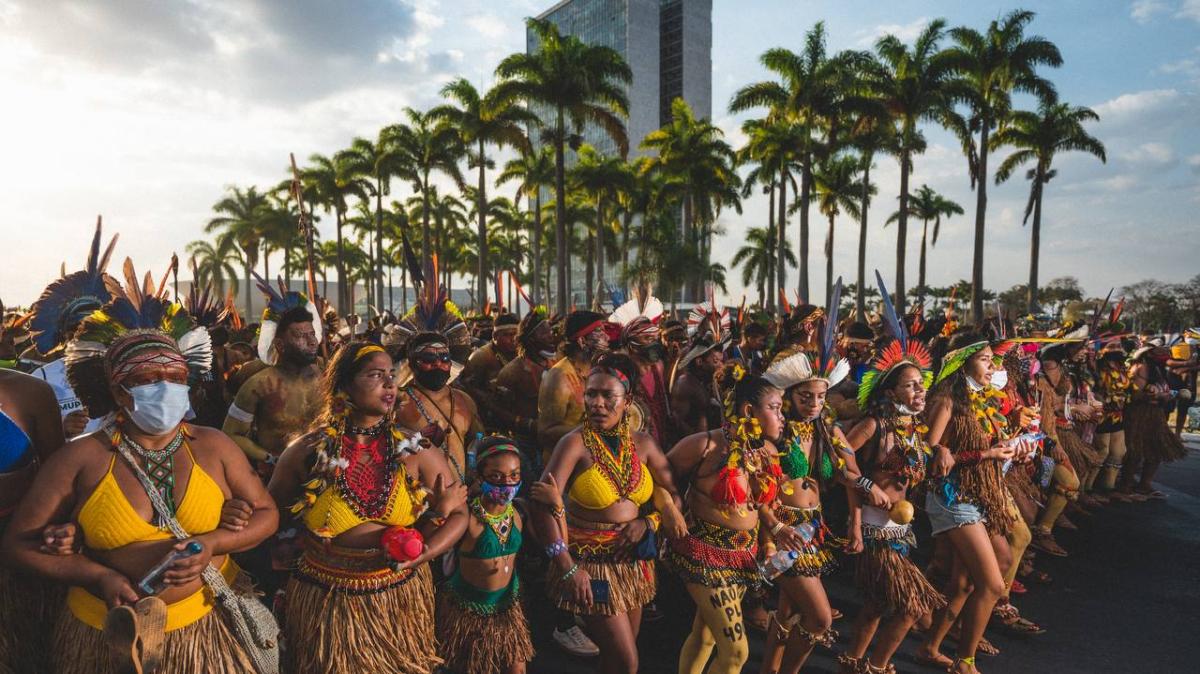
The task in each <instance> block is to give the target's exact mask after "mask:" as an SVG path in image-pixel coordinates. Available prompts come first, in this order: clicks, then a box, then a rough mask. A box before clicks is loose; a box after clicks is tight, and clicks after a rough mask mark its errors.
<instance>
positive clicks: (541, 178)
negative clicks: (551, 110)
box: [496, 146, 554, 304]
mask: <svg viewBox="0 0 1200 674" xmlns="http://www.w3.org/2000/svg"><path fill="white" fill-rule="evenodd" d="M510 180H516V181H518V183H519V184H518V187H517V194H518V197H519V196H520V195H524V196H525V199H526V200H527V201H528V203H529V210H530V211H532V213H533V231H532V232H530V236H529V238H530V240H531V241H532V242H533V269H534V274H533V280H532V284H531V289H532V290H533V295H532V299H533V301H534V303H536V304H541V302H542V282H541V274H540V273H539V272H540V270H541V268H542V188H543V187H549V186H550V185H551V184H552V183H553V182H554V157H553V155H552V153H551V150H550V148H549V147H546V146H543V147H542V148H541V149H539V150H537V151H536V152H535V151H529V152H524V153H522V154H521V156H520V157H518V158H516V159H511V160H509V161H508V162H507V163H506V164H505V165H504V170H503V171H501V172H500V175H498V176H496V183H497V184H498V185H503V184H504V183H506V182H509V181H510Z"/></svg>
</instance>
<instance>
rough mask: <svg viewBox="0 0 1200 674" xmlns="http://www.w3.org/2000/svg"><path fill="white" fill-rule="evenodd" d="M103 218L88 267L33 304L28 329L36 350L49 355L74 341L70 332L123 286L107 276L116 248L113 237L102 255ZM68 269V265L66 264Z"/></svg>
mask: <svg viewBox="0 0 1200 674" xmlns="http://www.w3.org/2000/svg"><path fill="white" fill-rule="evenodd" d="M100 222H101V221H100V218H99V217H97V218H96V233H95V235H93V236H92V247H91V250H90V251H89V252H88V259H87V266H86V267H84V268H83V270H82V271H77V272H75V273H73V274H63V276H62V278H60V279H58V280H57V281H55V282H54V283H51V284H50V285H48V286H46V289H45V290H43V291H42V295H41V297H39V298H38V300H37V301H36V302H34V303H33V308H32V310H31V314H32V318H31V319H30V322H29V330H30V333H31V335H32V337H33V344H34V346H35V347H37V350H38V351H39V352H40V353H42V354H46V353H49V352H50V351H52V350H53V349H54V348H55V347H57V346H58V345H60V344H62V343H63V342H65V341H67V340H68V339H70V338H71V332H73V331H74V329H75V327H76V326H78V325H79V323H80V322H81V321H83V319H85V318H87V317H88V315H89V314H91V313H92V312H93V311H95V310H97V309H99V308H100V307H102V306H104V304H105V303H106V302H108V301H109V300H111V299H112V297H113V295H114V294H115V292H116V291H119V289H120V284H119V283H117V281H116V280H115V279H113V278H112V277H111V276H109V275H108V274H106V273H104V270H105V268H106V267H108V261H109V259H110V258H111V257H112V252H113V247H114V246H116V245H117V235H116V234H114V235H113V238H112V240H111V241H109V243H108V247H106V248H105V249H104V252H103V254H102V253H101V252H100ZM64 266H65V265H64Z"/></svg>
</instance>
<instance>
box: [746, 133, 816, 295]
mask: <svg viewBox="0 0 1200 674" xmlns="http://www.w3.org/2000/svg"><path fill="white" fill-rule="evenodd" d="M742 132H743V133H745V134H746V138H747V141H746V145H745V147H743V148H742V149H741V150H740V151H739V153H738V159H739V161H740V162H741V163H743V164H745V163H749V162H754V163H756V164H757V165H756V166H755V167H754V168H752V169H751V170H750V172H749V173H747V174H746V178H745V180H744V181H743V183H742V198H747V197H749V196H750V194H751V190H752V189H753V186H754V184H755V183H761V184H762V185H763V191H765V192H767V193H768V194H769V195H770V197H769V198H770V203H769V205H768V207H767V229H768V231H770V232H772V233H773V235H774V237H775V242H774V243H773V244H772V246H771V248H772V249H773V250H775V251H776V259H775V260H774V261H772V263H771V270H772V271H773V272H774V275H773V276H770V277H769V278H768V279H767V300H766V305H764V306H765V307H766V308H767V309H768V310H770V311H774V308H775V283H776V278H778V282H779V288H780V289H782V288H783V287H784V286H785V285H786V284H787V265H786V264H784V261H783V257H784V255H785V252H786V251H788V250H789V249H788V246H787V217H786V214H787V186H788V185H789V184H790V185H791V186H792V190H793V192H795V191H796V181H795V179H794V178H793V177H792V176H793V175H794V174H793V171H795V172H799V171H800V170H801V168H800V165H799V164H798V163H796V161H795V159H796V158H795V152H794V151H793V148H795V147H796V146H797V145H799V144H800V140H799V138H802V136H797V135H796V134H802V133H803V129H801V127H800V125H798V124H792V123H786V122H784V121H781V120H779V119H774V118H772V117H767V118H766V119H751V120H747V121H746V122H745V123H743V124H742ZM776 192H778V193H779V204H780V206H781V208H780V211H779V214H780V217H779V218H778V221H777V220H776V217H775V194H776Z"/></svg>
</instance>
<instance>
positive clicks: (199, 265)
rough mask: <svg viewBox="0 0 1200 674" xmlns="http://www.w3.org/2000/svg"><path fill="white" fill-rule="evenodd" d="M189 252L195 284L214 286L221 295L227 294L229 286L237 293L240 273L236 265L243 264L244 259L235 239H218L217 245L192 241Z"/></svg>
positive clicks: (230, 290) (188, 247)
mask: <svg viewBox="0 0 1200 674" xmlns="http://www.w3.org/2000/svg"><path fill="white" fill-rule="evenodd" d="M187 252H188V255H190V256H191V265H192V268H193V269H194V270H195V274H194V275H195V276H196V278H194V279H192V283H193V284H195V285H200V286H204V285H208V284H212V286H213V287H214V288H216V290H217V294H219V295H224V294H225V288H226V284H228V287H229V292H231V293H234V294H236V293H237V291H238V271H237V267H235V266H234V265H235V264H238V265H240V264H242V257H241V255H240V254H239V252H238V248H237V245H236V244H235V243H234V241H233V239H231V238H229V237H224V236H221V237H217V240H216V243H215V244H213V243H209V242H208V241H204V240H197V241H192V242H191V243H189V244H188V245H187Z"/></svg>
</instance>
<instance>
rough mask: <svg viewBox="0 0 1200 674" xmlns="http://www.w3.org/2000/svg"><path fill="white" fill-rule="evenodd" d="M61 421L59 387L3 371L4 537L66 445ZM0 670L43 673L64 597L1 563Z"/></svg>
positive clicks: (0, 475) (0, 495) (0, 477)
mask: <svg viewBox="0 0 1200 674" xmlns="http://www.w3.org/2000/svg"><path fill="white" fill-rule="evenodd" d="M62 444H63V427H62V418H61V416H60V415H59V412H58V401H57V400H56V399H55V397H54V389H52V388H51V387H50V385H49V384H47V383H46V382H44V381H42V380H40V379H38V378H37V377H33V376H30V375H27V374H24V373H21V372H17V371H15V370H0V536H2V535H3V534H4V530H5V529H6V528H7V527H8V521H9V518H10V517H11V516H12V514H13V511H14V510H15V509H16V507H17V503H18V502H19V501H20V500H21V497H22V496H23V495H24V494H25V490H26V489H27V488H28V487H29V484H30V483H31V482H32V481H33V476H34V473H36V472H37V469H38V465H39V464H40V463H41V462H43V461H45V460H46V459H48V458H49V457H50V452H52V451H54V450H56V449H58V448H59V447H62ZM0 597H4V600H3V601H2V602H0V672H2V673H3V674H17V673H18V672H21V673H23V672H38V671H43V670H44V669H45V668H46V665H47V664H48V663H46V662H44V658H45V656H47V655H48V654H49V653H50V648H49V638H48V635H47V634H46V629H45V628H46V626H47V625H49V624H52V623H53V621H54V616H56V615H57V614H58V608H59V606H61V604H62V596H61V594H60V593H58V592H57V591H56V588H55V586H54V585H52V584H51V583H49V582H45V581H43V580H42V579H40V578H31V577H28V576H25V575H23V574H17V573H14V572H13V570H12V569H9V568H8V567H7V566H3V565H0Z"/></svg>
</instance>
